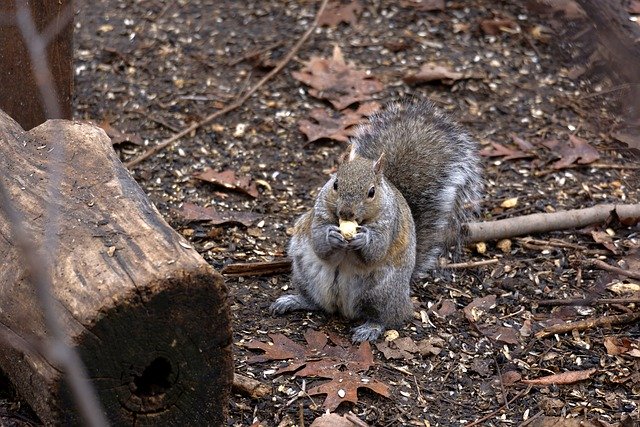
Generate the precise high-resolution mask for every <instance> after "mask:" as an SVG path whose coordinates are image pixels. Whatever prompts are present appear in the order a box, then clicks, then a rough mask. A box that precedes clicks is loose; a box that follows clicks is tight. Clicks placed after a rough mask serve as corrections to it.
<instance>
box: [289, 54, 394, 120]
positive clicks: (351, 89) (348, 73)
mask: <svg viewBox="0 0 640 427" xmlns="http://www.w3.org/2000/svg"><path fill="white" fill-rule="evenodd" d="M291 75H292V76H293V77H294V78H295V79H297V80H299V81H301V82H303V83H304V84H306V85H308V86H310V87H311V89H309V94H311V96H314V97H316V98H319V99H326V100H328V101H329V102H331V104H332V105H333V106H334V107H335V108H337V109H338V110H343V109H345V108H347V107H348V106H349V105H351V104H353V103H355V102H360V101H366V100H369V99H371V96H372V95H373V94H374V93H377V92H380V91H381V90H382V89H383V88H384V86H383V85H382V83H380V82H379V81H378V80H377V79H376V78H374V77H373V76H371V75H370V74H369V73H367V72H366V71H362V70H357V69H356V68H355V67H354V66H353V64H347V63H346V62H345V61H344V58H343V57H342V51H341V50H340V47H339V46H337V45H336V46H335V48H334V49H333V57H332V58H331V59H325V58H319V57H316V56H314V57H312V58H311V59H310V60H309V61H308V62H307V63H306V64H305V66H304V68H302V70H300V71H294V72H293V73H291Z"/></svg>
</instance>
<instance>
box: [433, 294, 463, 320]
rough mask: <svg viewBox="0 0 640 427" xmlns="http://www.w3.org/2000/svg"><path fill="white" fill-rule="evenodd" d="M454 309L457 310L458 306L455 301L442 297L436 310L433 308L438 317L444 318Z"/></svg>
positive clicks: (453, 311)
mask: <svg viewBox="0 0 640 427" xmlns="http://www.w3.org/2000/svg"><path fill="white" fill-rule="evenodd" d="M456 311H458V308H457V307H456V302H455V301H454V300H452V299H444V300H442V302H441V303H440V308H438V309H437V310H434V313H436V315H438V317H442V318H445V317H447V316H449V315H451V314H453V313H455V312H456Z"/></svg>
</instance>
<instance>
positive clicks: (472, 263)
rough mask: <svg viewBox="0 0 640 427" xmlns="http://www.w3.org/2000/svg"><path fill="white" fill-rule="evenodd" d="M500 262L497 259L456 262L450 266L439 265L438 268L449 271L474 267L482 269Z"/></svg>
mask: <svg viewBox="0 0 640 427" xmlns="http://www.w3.org/2000/svg"><path fill="white" fill-rule="evenodd" d="M499 261H500V260H499V259H497V258H492V259H484V260H482V261H469V262H456V263H453V262H452V263H451V264H447V263H444V264H441V265H440V266H441V267H442V268H449V269H463V268H474V267H482V266H483V265H491V264H497V263H498V262H499Z"/></svg>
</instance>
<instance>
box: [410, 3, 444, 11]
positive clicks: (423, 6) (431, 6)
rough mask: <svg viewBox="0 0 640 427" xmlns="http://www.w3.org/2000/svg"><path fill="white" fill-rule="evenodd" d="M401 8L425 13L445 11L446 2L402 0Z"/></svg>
mask: <svg viewBox="0 0 640 427" xmlns="http://www.w3.org/2000/svg"><path fill="white" fill-rule="evenodd" d="M400 6H402V7H412V8H414V9H418V10H423V11H427V12H429V11H433V10H444V0H400Z"/></svg>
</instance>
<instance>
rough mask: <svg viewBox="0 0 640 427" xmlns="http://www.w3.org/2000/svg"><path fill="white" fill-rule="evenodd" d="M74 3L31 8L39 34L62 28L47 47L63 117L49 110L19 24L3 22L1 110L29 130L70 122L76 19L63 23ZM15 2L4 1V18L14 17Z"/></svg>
mask: <svg viewBox="0 0 640 427" xmlns="http://www.w3.org/2000/svg"><path fill="white" fill-rule="evenodd" d="M70 4H71V0H56V1H30V2H29V7H30V8H31V13H32V15H33V20H34V21H35V24H36V28H37V30H38V31H40V32H41V31H43V30H44V29H45V28H46V27H47V26H48V25H54V26H56V25H57V26H58V27H57V28H56V33H57V36H56V37H55V38H53V40H51V42H50V43H49V45H48V46H47V58H48V65H49V67H48V68H49V71H50V72H51V75H52V78H53V81H54V84H55V89H56V91H57V94H58V104H59V106H60V109H61V113H62V116H61V117H52V115H53V112H52V111H46V109H45V107H44V106H43V105H44V104H43V103H42V98H41V97H40V92H39V90H38V86H37V84H36V81H35V77H34V74H33V71H32V69H31V61H30V59H29V52H28V50H27V48H26V46H25V44H24V41H23V38H22V34H21V33H20V30H19V28H18V27H17V26H15V25H9V23H7V22H4V23H0V109H1V110H4V111H5V112H6V113H7V114H9V115H10V116H11V117H13V118H14V119H15V120H16V121H17V122H18V123H20V125H21V126H22V127H23V128H25V129H31V128H32V127H34V126H37V125H39V124H41V123H44V121H45V120H46V119H47V118H64V119H70V118H71V113H72V108H71V102H72V95H73V66H72V65H73V63H72V61H73V19H71V20H69V22H62V20H61V16H60V14H61V12H62V11H63V10H65V9H66V8H67V7H68V6H69V5H70ZM14 8H15V0H0V15H2V16H3V17H4V18H8V17H11V16H13V15H14V13H15V11H14Z"/></svg>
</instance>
